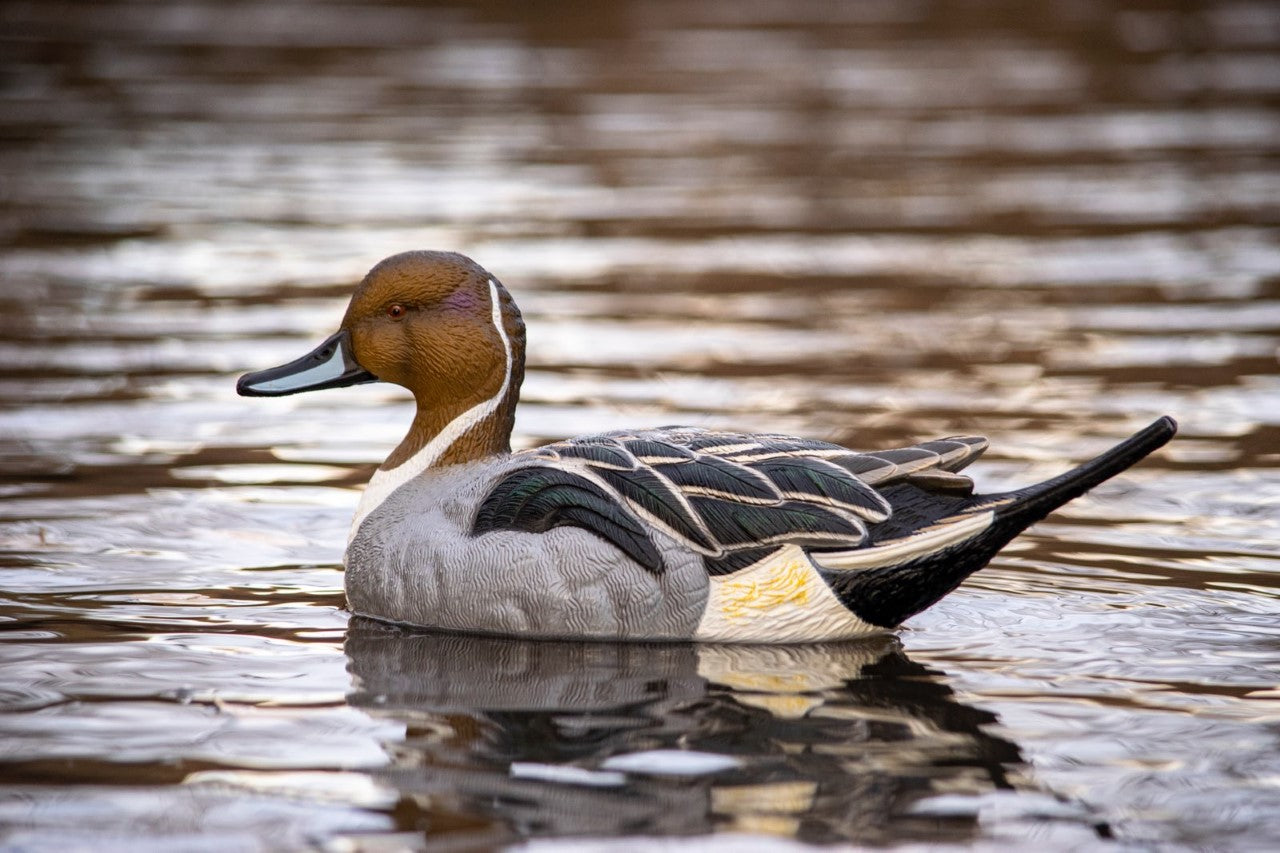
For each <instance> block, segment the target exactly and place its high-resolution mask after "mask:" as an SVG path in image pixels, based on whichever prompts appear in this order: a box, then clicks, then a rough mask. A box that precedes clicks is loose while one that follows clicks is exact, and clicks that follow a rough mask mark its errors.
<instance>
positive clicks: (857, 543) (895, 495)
mask: <svg viewBox="0 0 1280 853" xmlns="http://www.w3.org/2000/svg"><path fill="white" fill-rule="evenodd" d="M524 358H525V329H524V322H523V320H522V319H521V316H520V312H519V310H518V309H517V308H516V304H515V302H514V301H513V300H512V298H511V295H510V294H509V293H508V292H507V290H506V288H505V287H503V285H502V284H500V283H499V282H498V280H497V278H495V277H494V276H493V275H491V274H490V273H488V272H486V271H485V270H484V269H482V268H481V267H480V266H479V265H478V264H476V263H475V262H474V261H472V260H471V259H469V258H467V257H464V256H463V255H459V254H454V253H450V252H429V251H417V252H406V253H403V254H398V255H394V256H392V257H390V258H387V259H386V260H384V261H382V262H381V263H379V264H378V265H377V266H375V267H374V268H373V269H372V270H371V271H370V272H369V274H368V275H367V276H366V277H365V278H364V280H363V281H362V282H361V283H360V285H359V287H357V289H356V291H355V294H354V295H353V296H352V298H351V302H350V304H349V305H348V307H347V311H346V315H345V316H344V317H343V319H342V324H341V326H340V328H339V331H338V332H337V333H336V334H334V335H333V336H332V337H330V338H328V339H327V340H325V341H324V342H323V343H321V344H320V345H319V346H318V347H317V348H316V349H315V350H314V351H312V352H311V353H309V354H307V355H305V356H303V357H302V358H300V359H298V360H296V361H293V362H290V363H288V364H285V365H281V366H280V367H275V368H271V369H268V370H262V371H258V372H255V373H248V374H245V375H244V376H242V377H241V378H240V380H239V382H238V384H237V390H238V391H239V393H240V394H243V395H247V396H267V397H269V396H279V395H284V394H295V393H298V392H300V391H313V390H317V389H321V388H337V387H341V386H346V385H355V384H358V383H364V382H374V381H383V382H393V383H395V384H397V385H402V386H404V387H405V388H408V389H409V390H410V391H411V392H413V395H414V397H415V399H416V402H417V413H416V414H415V416H414V419H413V424H412V426H411V427H410V428H409V433H408V435H406V436H405V438H404V440H403V441H402V442H401V443H400V445H399V446H398V447H396V448H395V449H394V450H393V451H392V452H391V455H390V456H389V457H387V460H386V462H384V463H383V464H382V466H381V467H380V468H379V469H378V470H377V471H376V472H375V473H374V475H373V477H372V479H371V480H370V481H369V485H368V487H367V488H366V489H365V491H364V494H363V496H362V497H361V499H360V503H359V506H358V508H357V510H356V514H355V519H354V520H353V522H352V526H351V532H350V536H349V538H348V544H347V550H346V555H345V565H346V573H345V583H346V592H347V602H348V605H349V607H350V609H351V612H353V613H355V614H360V615H364V616H369V617H372V618H374V619H379V620H382V621H386V622H393V623H400V624H405V625H411V626H417V627H422V628H435V629H446V630H455V631H469V632H480V633H490V634H507V635H520V636H528V637H544V638H597V639H599V638H612V639H623V640H655V639H662V640H706V641H725V642H760V643H793V642H809V641H824V640H836V639H844V638H850V637H858V636H863V635H867V634H872V633H878V632H884V631H887V630H889V629H892V628H894V627H896V626H897V625H899V624H900V623H901V622H902V621H903V620H905V619H906V618H907V617H909V616H911V615H913V614H915V613H918V612H920V611H921V610H924V609H925V608H926V607H929V606H930V605H932V604H933V603H935V602H936V601H938V600H939V599H940V598H942V597H943V596H945V595H946V594H947V593H949V592H951V591H952V590H953V589H955V588H956V586H958V585H959V584H960V582H961V581H963V580H964V579H965V578H966V577H968V576H969V575H970V574H972V573H973V572H975V571H977V570H978V569H980V568H982V566H984V565H985V564H986V563H987V561H988V560H990V559H991V557H992V556H993V555H995V553H996V552H997V551H999V550H1000V549H1001V548H1002V547H1004V545H1005V544H1006V543H1008V542H1009V541H1010V540H1011V539H1013V538H1014V537H1015V536H1016V535H1017V534H1019V533H1020V532H1022V531H1023V530H1024V529H1025V528H1027V527H1028V526H1029V525H1031V524H1033V523H1034V522H1036V521H1039V520H1040V519H1042V518H1044V517H1045V516H1046V515H1048V514H1049V513H1050V512H1052V511H1053V510H1054V509H1056V508H1057V507H1059V506H1061V505H1062V504H1064V503H1066V502H1067V501H1069V500H1071V499H1073V498H1075V497H1078V496H1080V495H1082V494H1084V492H1086V491H1088V490H1089V489H1091V488H1093V487H1094V486H1096V485H1098V484H1099V483H1101V482H1103V481H1104V480H1107V479H1108V478H1110V477H1112V476H1114V475H1116V474H1118V473H1120V472H1121V471H1123V470H1125V469H1126V468H1128V467H1129V466H1131V465H1133V464H1134V463H1136V462H1137V461H1139V460H1140V459H1142V458H1143V457H1145V456H1146V455H1147V454H1149V453H1151V452H1152V451H1153V450H1155V449H1156V448H1158V447H1160V446H1161V445H1163V444H1164V443H1165V442H1167V441H1168V440H1169V439H1170V438H1172V437H1173V435H1174V433H1175V431H1176V429H1177V426H1176V424H1175V423H1174V421H1173V419H1172V418H1168V417H1162V418H1160V419H1158V420H1157V421H1155V422H1154V423H1152V424H1151V425H1150V426H1148V427H1146V428H1145V429H1143V430H1141V431H1140V432H1138V433H1136V434H1135V435H1133V436H1132V437H1130V438H1129V439H1127V440H1125V441H1123V442H1121V443H1120V444H1119V445H1117V446H1115V447H1114V448H1112V449H1111V450H1108V451H1107V452H1105V453H1103V454H1102V455H1101V456H1098V457H1097V458H1095V459H1093V460H1091V461H1089V462H1086V463H1084V464H1083V465H1081V466H1079V467H1077V468H1075V469H1073V470H1071V471H1068V472H1067V473H1065V474H1062V475H1060V476H1057V477H1053V478H1052V479H1049V480H1045V481H1044V482H1041V483H1037V484H1035V485H1031V486H1027V487H1025V488H1020V489H1015V490H1013V491H1007V492H1001V493H997V494H974V486H973V481H972V480H971V479H970V478H969V477H968V476H966V475H964V474H962V473H959V472H960V471H961V470H962V469H963V468H964V467H965V466H967V465H969V464H970V463H971V462H973V461H974V460H975V459H977V458H978V456H980V455H981V454H982V452H983V451H984V450H985V449H986V447H987V440H986V439H985V438H981V437H977V436H952V437H948V438H940V439H935V440H932V441H925V442H923V443H921V444H916V445H912V446H910V447H901V448H897V449H893V450H876V451H871V452H867V453H858V452H855V451H853V450H849V449H847V448H845V447H841V446H839V445H835V444H828V443H826V442H822V441H813V440H810V439H805V438H797V437H794V436H790V435H776V434H757V433H752V434H744V433H735V432H722V431H718V430H709V429H700V428H697V427H685V426H673V427H662V428H657V429H638V430H626V431H618V432H608V433H602V434H599V435H590V436H584V437H580V438H571V439H567V440H564V441H559V442H556V443H554V444H549V445H546V446H544V447H538V448H534V449H530V450H522V451H519V452H516V453H512V452H511V449H510V436H511V430H512V425H513V421H514V417H515V409H516V401H517V399H518V396H519V393H520V384H521V381H522V379H523V377H524Z"/></svg>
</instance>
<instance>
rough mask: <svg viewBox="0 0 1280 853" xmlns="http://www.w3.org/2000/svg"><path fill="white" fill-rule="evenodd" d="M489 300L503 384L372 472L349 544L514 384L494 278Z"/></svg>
mask: <svg viewBox="0 0 1280 853" xmlns="http://www.w3.org/2000/svg"><path fill="white" fill-rule="evenodd" d="M489 301H490V302H491V303H492V304H493V325H494V328H496V329H497V330H498V337H499V338H501V339H502V349H503V351H504V353H505V354H506V358H507V370H506V373H505V375H503V377H502V386H501V387H500V388H499V389H498V391H497V393H496V394H494V395H493V396H492V397H490V398H489V399H487V400H485V401H484V402H481V403H477V404H476V405H474V406H472V407H471V408H470V409H467V410H466V411H465V412H463V413H462V414H460V415H458V416H457V417H456V418H454V419H453V420H452V421H450V422H449V423H448V424H446V425H445V428H444V429H442V430H440V432H439V433H438V434H437V435H436V437H435V438H433V439H431V441H429V442H427V443H426V445H425V446H423V448H422V449H421V450H419V451H418V452H417V453H415V454H413V456H411V457H409V458H408V459H406V460H405V461H404V462H403V463H401V464H400V465H398V466H397V467H395V468H392V469H390V470H387V471H384V470H382V469H381V468H379V469H378V470H377V471H374V472H373V476H372V477H371V478H370V479H369V485H367V486H366V487H365V490H364V494H363V495H361V496H360V503H359V505H358V506H357V507H356V515H355V518H353V519H352V520H351V530H350V532H348V533H347V544H348V545H350V544H351V540H352V539H354V538H355V537H356V531H358V530H359V529H360V523H361V522H362V521H364V520H365V519H366V518H368V517H369V513H371V512H373V511H374V510H375V509H377V508H378V507H379V506H380V505H381V504H382V502H383V501H385V500H386V499H387V498H388V497H390V496H391V493H392V492H394V491H395V490H396V489H398V488H400V487H401V486H403V485H404V484H405V483H407V482H409V481H410V480H412V479H413V478H414V477H416V476H418V475H419V474H421V473H422V472H423V471H425V470H427V469H428V468H430V467H431V466H432V465H433V464H435V462H436V460H437V459H439V458H440V457H441V456H443V455H444V452H445V451H446V450H448V449H449V448H450V447H451V446H452V445H453V443H454V442H455V441H457V440H458V439H459V438H462V436H464V435H466V434H467V432H468V431H469V430H470V429H471V428H472V427H474V426H475V425H476V424H478V423H480V422H481V421H483V420H484V419H485V418H487V417H489V415H491V414H493V413H494V412H495V411H496V410H497V408H498V406H500V405H501V404H502V401H503V400H504V399H506V396H507V391H508V390H509V389H510V387H511V367H512V356H511V340H510V339H509V338H508V337H507V330H506V327H505V326H504V325H503V323H502V305H501V303H500V302H499V301H498V285H497V282H495V281H493V280H492V279H490V280H489Z"/></svg>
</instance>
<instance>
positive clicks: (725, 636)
mask: <svg viewBox="0 0 1280 853" xmlns="http://www.w3.org/2000/svg"><path fill="white" fill-rule="evenodd" d="M710 587H711V588H710V590H709V592H708V595H707V609H706V610H705V611H703V614H702V621H701V622H699V623H698V629H697V630H696V631H695V632H694V634H693V639H695V640H704V641H711V642H729V643H816V642H823V641H825V640H845V639H850V638H853V637H865V636H867V635H869V634H883V633H885V631H886V629H884V628H880V627H877V626H875V625H872V624H870V623H868V622H864V621H862V620H861V619H859V618H858V617H857V616H855V615H853V613H851V612H850V611H849V608H847V607H845V606H844V605H843V604H841V603H840V599H838V598H836V595H835V593H834V592H832V591H831V587H829V586H827V584H826V582H825V581H824V580H823V579H822V577H821V576H820V575H819V574H818V572H817V569H815V568H814V566H813V563H811V562H810V561H809V558H808V557H807V556H806V555H805V553H804V551H802V550H801V549H800V548H799V547H798V546H796V545H788V546H786V547H785V548H782V549H780V550H779V551H778V552H777V553H776V554H774V555H773V556H771V557H768V558H766V559H764V560H761V561H760V562H759V563H756V564H755V565H754V566H751V567H750V568H748V569H744V570H742V571H740V572H734V573H733V574H731V575H722V576H719V577H713V578H710Z"/></svg>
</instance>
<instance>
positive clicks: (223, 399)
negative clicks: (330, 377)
mask: <svg viewBox="0 0 1280 853" xmlns="http://www.w3.org/2000/svg"><path fill="white" fill-rule="evenodd" d="M0 22H2V24H3V25H2V26H0V42H3V50H4V56H5V59H4V60H3V66H0V119H2V121H0V155H2V157H3V163H4V169H3V173H2V175H3V183H2V185H0V247H2V248H0V365H2V366H3V370H0V566H2V567H3V568H2V574H0V577H2V578H3V583H2V584H0V624H2V625H3V629H4V630H3V633H2V634H0V709H3V711H4V713H3V714H0V846H7V847H14V848H19V849H48V850H62V849H67V848H68V847H72V846H74V845H77V844H79V845H92V846H93V847H95V848H103V847H106V848H113V847H114V848H116V849H119V848H126V847H127V848H130V849H140V848H147V847H151V848H157V849H172V848H175V847H183V848H186V849H228V848H254V847H259V848H298V847H307V846H324V845H333V844H337V843H338V842H339V841H343V842H350V843H353V844H356V845H360V844H363V845H366V846H369V847H372V846H374V845H376V844H389V845H391V846H393V847H395V846H400V847H407V848H410V849H412V848H414V847H421V846H424V845H428V846H431V845H434V846H451V845H472V846H480V847H489V846H496V845H502V844H508V843H519V842H521V841H522V840H526V839H539V838H556V839H560V840H561V841H562V840H563V839H564V838H565V837H567V836H575V837H577V836H585V837H588V838H598V837H601V836H607V837H614V836H626V837H634V836H648V835H680V836H700V835H702V834H705V833H708V832H716V833H726V834H729V833H731V834H732V835H731V836H726V837H731V838H732V841H726V842H725V843H726V844H734V845H741V844H743V843H745V842H744V841H743V840H742V834H744V833H745V834H749V835H751V836H753V837H755V838H757V839H775V840H778V839H792V840H799V841H802V842H832V841H845V842H851V843H855V844H857V843H862V844H884V845H892V846H899V847H912V846H918V845H923V844H938V843H955V844H967V845H976V846H979V847H987V848H1020V847H1025V846H1026V845H1028V844H1032V843H1034V844H1037V845H1040V846H1044V847H1050V848H1067V847H1070V848H1073V849H1075V848H1081V847H1085V848H1087V847H1092V846H1099V845H1107V844H1109V843H1110V841H1109V839H1116V840H1118V841H1119V842H1122V843H1129V844H1137V845H1140V846H1149V845H1157V846H1163V847H1168V848H1177V847H1201V848H1202V847H1232V848H1237V849H1245V848H1258V849H1265V848H1267V847H1268V846H1269V845H1270V843H1271V841H1272V839H1274V838H1276V837H1280V818H1278V817H1277V815H1280V785H1278V783H1277V780H1278V779H1280V759H1277V755H1278V754H1280V752H1278V751H1277V744H1276V732H1277V729H1276V719H1277V716H1278V714H1280V704H1278V703H1280V689H1278V688H1277V675H1276V674H1277V672H1280V623H1278V622H1277V619H1276V617H1277V614H1278V613H1280V604H1278V602H1277V583H1276V578H1277V573H1278V572H1280V547H1278V546H1277V542H1280V474H1278V473H1277V472H1278V471H1280V370H1278V369H1277V347H1278V345H1280V240H1278V239H1277V237H1278V236H1280V205H1278V204H1277V201H1276V200H1277V199H1278V198H1280V170H1278V169H1277V168H1276V163H1277V159H1278V158H1280V145H1278V144H1277V140H1280V110H1277V109H1276V106H1275V105H1276V95H1277V93H1280V59H1277V56H1280V54H1278V53H1277V46H1278V45H1280V15H1277V13H1276V11H1275V10H1274V9H1273V8H1272V6H1271V5H1270V4H1266V3H1261V2H1257V3H1254V2H1248V0H1242V2H1231V3H1210V4H1205V5H1202V6H1194V7H1192V6H1187V5H1186V4H1177V3H1167V4H1166V3H1161V2H1155V3H1149V4H1143V5H1141V6H1140V7H1133V8H1111V7H1110V6H1105V5H1104V6H1096V5H1095V6H1088V5H1085V6H1082V5H1080V4H1076V3H1069V2H1052V3H1047V4H1040V5H1038V6H1037V7H1035V8H1034V9H1032V8H1030V7H1028V6H1025V5H1024V4H1001V3H979V4H965V5H963V6H952V5H950V4H943V5H938V6H932V5H928V4H912V3H857V4H843V5H838V4H825V3H812V4H810V3H796V2H787V3H782V2H762V3H751V4H741V3H728V2H725V3H721V2H711V3H699V4H676V3H669V2H658V1H657V0H651V2H639V0H637V2H625V3H615V4H608V5H602V6H598V7H597V6H592V7H590V8H588V7H585V6H583V7H580V8H570V7H556V9H555V10H552V9H551V8H550V7H548V8H546V9H544V8H543V7H541V6H536V5H535V6H533V7H530V9H526V8H525V6H523V5H521V4H507V3H503V2H484V1H483V0H475V2H470V3H458V4H450V5H435V6H431V7H428V8H416V7H412V6H401V5H391V4H379V3H373V4H363V5H360V6H352V5H344V4H340V3H331V2H303V1H302V0H291V1H290V2H285V3H271V4H265V3H263V4H253V3H249V4H237V5H235V6H233V7H227V6H225V5H224V4H218V3H212V2H209V3H203V2H189V1H188V0H184V2H181V3H168V4H153V3H147V2H141V0H137V1H136V2H128V0H110V2H98V3H93V4H80V3H66V4H50V3H41V4H35V3H31V4H20V3H10V4H6V5H4V6H3V7H0ZM414 247H431V248H452V249H457V250H461V251H464V252H467V253H468V254H471V255H473V256H474V257H475V258H476V259H477V260H479V261H480V262H481V263H482V264H484V265H485V266H486V267H488V268H489V269H491V270H493V271H494V272H495V273H496V274H497V275H499V276H500V277H501V278H502V279H503V280H504V281H505V282H506V283H507V285H508V286H509V287H510V288H511V289H512V290H513V292H514V293H515V295H516V296H517V298H518V299H519V301H520V303H521V305H522V307H523V308H524V310H525V314H526V318H527V320H528V323H529V327H530V352H529V374H528V379H527V382H526V385H525V392H524V395H523V399H524V403H523V404H522V409H521V411H520V415H519V420H518V423H517V434H516V436H515V440H516V442H517V444H519V445H520V446H528V445H532V444H535V443H537V442H539V441H542V440H545V439H552V438H559V437H562V436H564V435H567V434H574V433H580V432H586V431H592V430H598V429H611V428H619V427H624V426H642V425H646V424H649V425H652V424H657V423H670V422H673V421H685V422H693V423H700V424H706V425H719V426H730V425H731V426H734V427H744V428H761V429H770V430H785V431H792V432H797V433H801V434H807V435H813V436H816V437H821V438H826V439H831V440H837V441H842V442H846V443H849V444H851V445H853V446H856V447H859V448H864V449H869V448H874V447H883V446H888V445H892V444H896V443H900V442H903V441H906V440H911V439H915V438H920V437H928V436H932V435H937V434H947V433H954V432H969V431H975V432H982V433H985V434H987V435H989V436H990V437H991V438H992V439H993V450H992V452H991V453H989V454H988V456H987V457H986V458H985V459H984V460H983V462H982V464H981V466H980V470H979V472H978V475H979V477H980V479H981V485H982V486H983V487H984V488H987V489H991V490H995V489H999V488H1001V487H1003V486H1006V485H1010V484H1013V483H1024V482H1028V481H1031V480H1033V479H1037V478H1040V477H1043V476H1048V475H1050V474H1053V473H1057V472H1058V471H1060V470H1062V469H1063V468H1065V467H1066V466H1067V465H1068V464H1069V463H1071V462H1075V461H1079V460H1081V459H1083V458H1086V457H1088V456H1090V455H1092V454H1094V453H1096V452H1098V451H1099V450H1101V449H1102V448H1104V447H1106V446H1108V445H1109V444H1111V443H1112V442H1114V441H1115V440H1116V439H1117V438H1118V437H1120V436H1121V435H1123V434H1126V433H1128V432H1129V431H1131V430H1132V429H1133V428H1135V427H1136V426H1139V425H1141V424H1143V423H1145V422H1147V421H1149V420H1151V419H1152V418H1153V417H1154V416H1156V415H1159V414H1164V413H1169V414H1172V415H1174V416H1176V417H1177V418H1178V419H1179V420H1180V422H1181V423H1182V425H1183V434H1182V437H1180V439H1179V440H1178V441H1177V442H1175V443H1174V445H1172V446H1170V447H1168V448H1166V449H1165V450H1164V451H1162V452H1161V453H1160V454H1159V455H1158V457H1157V458H1154V459H1152V460H1149V461H1148V462H1147V463H1145V464H1144V465H1143V466H1142V467H1140V468H1138V469H1137V470H1134V471H1131V472H1129V473H1128V474H1126V475H1125V476H1123V477H1121V478H1120V479H1118V480H1116V481H1114V482H1112V483H1110V484H1107V485H1106V486H1104V487H1102V488H1100V489H1098V490H1097V491H1096V492H1095V493H1094V494H1092V495H1090V496H1088V497H1086V498H1084V499H1082V500H1079V501H1077V502H1074V503H1073V504H1072V505H1071V506H1070V507H1068V508H1066V509H1065V510H1064V511H1062V512H1059V513H1057V514H1055V515H1054V516H1053V517H1051V518H1050V519H1049V520H1047V521H1046V522H1045V523H1043V524H1041V525H1038V526H1037V527H1036V528H1035V529H1034V530H1033V531H1032V532H1031V533H1029V534H1028V535H1026V536H1024V537H1022V538H1021V539H1020V540H1018V541H1017V542H1015V543H1014V544H1013V545H1012V546H1011V547H1010V548H1008V549H1007V550H1006V551H1005V552H1004V553H1003V554H1002V555H1000V556H999V557H998V558H997V559H996V560H995V561H994V563H993V564H992V566H991V567H989V568H988V569H986V570H984V571H983V572H981V573H979V574H978V575H976V576H974V577H973V578H972V579H971V580H970V581H969V582H967V583H966V584H965V585H964V586H963V587H962V588H961V589H960V590H958V591H957V592H956V593H955V594H953V595H952V596H950V597H949V598H948V599H946V600H945V601H944V602H943V603H941V604H940V605H938V606H937V607H936V608H934V609H933V610H930V611H928V612H926V613H924V614H921V615H920V616H918V617H916V618H914V619H913V620H911V621H910V622H909V624H908V626H907V627H906V629H904V630H903V631H902V632H901V635H900V637H899V638H898V639H888V638H886V639H884V640H880V641H876V642H873V643H869V644H861V645H856V644H855V645H836V646H815V647H812V648H787V649H751V648H723V647H714V646H710V647H693V646H685V645H674V646H623V647H618V646H609V645H600V644H550V643H523V642H516V641H505V640H496V639H477V638H464V637H440V636H407V635H401V634H398V633H394V632H389V631H387V630H386V629H383V628H380V627H378V626H376V625H373V624H370V623H359V624H351V625H348V618H347V614H346V613H345V612H344V610H343V609H342V608H343V599H342V582H341V581H342V579H341V573H340V572H341V566H340V558H341V551H342V547H343V542H344V537H345V531H346V528H347V524H348V520H349V518H350V513H351V511H352V509H353V507H354V504H355V501H356V498H357V495H358V491H357V490H358V488H359V486H360V485H361V484H362V483H363V482H364V481H365V480H366V479H367V477H368V475H369V473H370V471H371V470H372V467H373V465H375V464H376V463H377V462H378V461H380V459H381V458H382V455H383V454H385V452H386V451H387V450H388V449H389V448H390V447H391V446H392V445H393V444H394V443H395V442H396V441H397V440H398V439H399V438H400V434H401V431H402V430H403V428H404V425H405V424H406V423H407V420H408V417H409V408H408V404H407V403H406V401H405V395H403V394H402V393H400V392H398V391H395V390H392V389H390V388H389V387H384V386H365V387H361V388H354V389H348V390H346V391H343V392H333V393H326V394H316V395H304V396H303V397H298V398H285V399H281V400H273V401H266V402H263V401H246V400H243V399H240V398H237V397H235V395H234V390H233V386H234V376H235V375H236V374H237V373H238V372H241V371H244V370H248V369H253V368H259V367H262V366H264V365H269V364H275V363H279V362H281V361H283V360H285V359H288V358H292V357H294V356H296V355H297V354H298V353H300V352H302V351H304V350H305V349H306V348H307V347H308V346H309V344H310V343H312V342H314V341H316V340H318V339H319V338H320V337H321V336H322V335H324V334H327V333H328V332H329V331H331V329H332V327H333V325H334V324H335V323H336V321H337V319H338V318H339V317H340V315H341V311H342V307H343V305H344V302H345V299H346V296H347V295H348V293H349V291H350V288H351V286H352V284H353V283H354V281H356V280H357V279H358V278H359V276H361V275H362V274H363V273H364V271H365V270H366V269H367V268H368V267H369V266H370V265H371V264H372V263H374V262H375V261H377V260H378V259H380V258H381V257H383V256H385V255H387V254H390V253H393V252H396V251H400V250H403V249H407V248H414ZM673 749H674V750H681V751H682V753H681V755H680V756H676V757H673V756H671V755H670V754H669V752H667V751H669V750H673ZM677 758H680V759H682V760H680V761H677V760H676V759H677ZM655 767H656V768H657V769H658V770H659V771H661V772H654V768H655ZM696 843H698V844H705V843H706V839H702V840H700V841H698V842H696ZM533 846H534V847H536V846H537V843H536V842H535V843H534V845H533Z"/></svg>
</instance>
